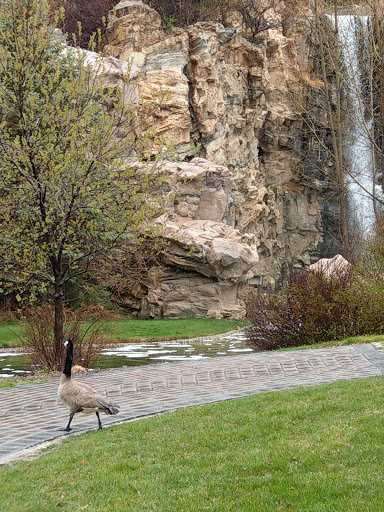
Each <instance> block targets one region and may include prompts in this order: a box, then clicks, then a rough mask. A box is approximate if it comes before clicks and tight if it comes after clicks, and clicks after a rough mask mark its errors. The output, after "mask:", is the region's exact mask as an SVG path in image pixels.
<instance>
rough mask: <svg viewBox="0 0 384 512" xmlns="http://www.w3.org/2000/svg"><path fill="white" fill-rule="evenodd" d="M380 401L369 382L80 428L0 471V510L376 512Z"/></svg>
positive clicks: (376, 385) (381, 392)
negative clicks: (80, 432)
mask: <svg viewBox="0 0 384 512" xmlns="http://www.w3.org/2000/svg"><path fill="white" fill-rule="evenodd" d="M383 408H384V378H381V377H376V378H370V379H363V380H359V381H351V382H341V383H336V384H331V385H324V386H318V387H312V388H302V389H297V390H290V391H284V392H278V393H266V394H260V395H255V396H252V397H248V398H245V399H240V400H233V401H227V402H222V403H218V404H213V405H207V406H201V407H196V408H190V409H184V410H180V411H177V412H174V413H169V414H164V415H160V416H157V417H152V418H148V419H144V420H140V421H136V422H132V423H126V424H124V425H120V426H114V427H111V428H108V429H104V430H102V431H99V432H90V433H88V434H85V435H81V436H76V437H72V438H70V439H67V440H66V441H65V442H64V443H63V444H61V445H59V446H55V447H51V448H50V449H49V450H48V453H46V454H45V455H43V456H41V457H40V458H39V459H38V460H36V461H31V462H25V463H19V464H16V465H12V466H5V467H2V468H0V496H1V507H2V508H1V509H2V510H4V511H7V512H27V511H28V512H35V511H37V510H38V511H39V512H52V511H54V510H68V511H72V512H78V511H82V510H95V511H97V512H106V511H108V512H109V511H111V512H112V511H113V512H119V511H128V512H147V511H156V512H182V511H184V512H203V511H207V510H208V511H211V512H255V511H260V512H272V511H273V512H276V511H288V510H289V511H296V512H299V511H300V512H380V511H382V510H384V428H383V410H384V409H383Z"/></svg>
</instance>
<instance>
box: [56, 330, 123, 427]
mask: <svg viewBox="0 0 384 512" xmlns="http://www.w3.org/2000/svg"><path fill="white" fill-rule="evenodd" d="M65 345H66V347H67V357H66V360H65V367H64V372H63V375H62V376H61V379H60V385H59V390H58V395H59V398H60V400H61V401H62V402H63V403H64V404H65V405H66V406H67V407H68V409H69V413H70V415H69V422H68V425H67V427H66V428H65V429H64V430H66V431H70V430H71V428H70V424H71V421H72V419H73V416H74V415H75V414H76V413H79V412H83V413H96V416H97V420H98V423H99V428H101V421H100V416H99V413H100V412H104V413H105V414H108V415H113V414H117V413H118V412H119V407H118V406H117V405H115V404H112V403H111V402H110V401H109V400H108V399H107V398H105V397H104V396H103V395H101V394H100V393H99V392H97V391H96V390H95V389H93V388H92V387H91V386H88V385H87V384H84V383H82V382H76V381H73V380H72V375H71V367H72V359H73V344H72V341H71V340H66V342H65Z"/></svg>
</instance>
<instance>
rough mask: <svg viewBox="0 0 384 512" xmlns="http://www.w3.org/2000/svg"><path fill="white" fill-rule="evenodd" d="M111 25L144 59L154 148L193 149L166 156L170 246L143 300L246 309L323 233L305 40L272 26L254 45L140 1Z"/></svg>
mask: <svg viewBox="0 0 384 512" xmlns="http://www.w3.org/2000/svg"><path fill="white" fill-rule="evenodd" d="M107 35H108V46H107V48H106V51H107V53H108V54H110V55H112V56H114V57H116V58H118V59H120V60H130V61H131V63H132V65H133V66H135V67H137V69H138V70H139V74H138V79H137V94H138V109H139V110H140V109H146V111H147V112H148V110H149V111H150V112H151V115H152V119H153V121H154V125H155V127H156V131H157V143H156V144H154V146H153V148H152V150H153V152H154V154H155V153H156V152H157V151H158V150H159V146H160V145H161V144H173V145H174V148H175V154H176V156H177V157H178V159H179V160H184V161H182V162H180V163H169V164H168V165H167V172H169V174H170V176H171V179H172V181H173V184H174V187H175V201H174V204H173V205H172V208H171V209H170V211H169V212H168V214H167V216H166V218H162V219H161V220H162V222H163V223H164V226H165V230H166V238H167V239H168V241H169V245H168V249H167V251H166V252H165V254H164V257H163V263H164V269H163V270H162V271H161V272H159V274H158V275H159V276H160V277H159V278H158V279H157V280H156V283H153V284H152V286H151V287H150V288H149V290H148V294H147V295H146V296H145V297H143V298H142V302H141V305H140V307H138V309H140V308H141V310H142V312H144V313H145V314H149V315H153V316H161V315H164V316H206V315H208V316H218V317H220V316H242V315H243V314H244V312H245V307H244V296H245V294H246V293H247V291H249V290H250V287H252V286H256V285H257V286H259V287H260V286H261V287H262V288H263V289H266V288H268V287H270V286H272V285H273V284H274V283H275V281H276V279H278V278H279V275H280V274H281V270H282V268H283V267H288V266H293V267H300V268H303V267H307V266H308V265H309V264H310V263H311V252H312V251H313V250H314V249H315V248H316V246H317V245H318V244H319V242H320V241H321V240H322V237H323V227H322V217H321V206H320V202H319V201H320V199H319V198H320V195H321V189H322V183H320V182H316V181H315V180H309V179H307V178H306V176H305V175H303V173H301V171H300V164H301V162H302V154H301V148H302V145H303V141H302V132H303V122H302V120H301V117H300V116H299V114H298V113H297V112H298V104H300V102H301V103H302V102H303V97H304V94H305V89H304V86H303V85H302V80H301V75H302V73H305V72H306V71H307V69H306V66H308V60H307V57H308V56H307V55H306V52H305V51H304V50H303V46H300V44H301V45H303V39H301V42H300V38H299V39H298V40H296V41H294V40H293V39H290V38H287V37H284V36H283V35H282V34H281V33H279V32H277V31H269V32H268V33H267V34H266V37H265V38H264V39H263V41H262V42H261V43H260V44H253V43H251V42H249V41H248V40H246V39H245V38H243V37H242V36H241V35H239V33H238V31H237V32H236V30H235V29H232V28H224V27H223V26H222V25H221V24H217V23H213V22H207V23H197V24H195V25H193V26H190V27H188V28H185V29H182V28H173V29H170V30H167V31H165V30H164V29H163V27H162V25H161V19H160V16H159V15H158V13H157V12H155V11H154V10H153V9H150V8H149V7H148V6H147V5H144V4H142V2H140V1H139V0H124V1H122V2H120V4H118V5H117V6H116V8H115V12H114V14H113V15H112V16H111V17H110V20H109V26H108V32H107ZM300 37H302V36H300ZM299 61H300V65H299ZM159 140H160V143H159ZM193 156H198V157H199V158H193ZM191 158H193V159H192V161H188V160H191Z"/></svg>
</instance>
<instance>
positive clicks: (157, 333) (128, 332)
mask: <svg viewBox="0 0 384 512" xmlns="http://www.w3.org/2000/svg"><path fill="white" fill-rule="evenodd" d="M247 324H248V322H246V321H245V320H227V319H220V320H218V319H214V318H175V319H162V320H137V319H130V320H115V321H110V322H107V323H106V335H107V337H108V338H109V339H111V340H117V341H138V340H143V341H145V340H174V339H178V338H179V339H180V338H195V337H199V336H206V335H208V334H220V333H223V332H227V331H231V330H236V329H237V328H238V327H244V326H245V325H247Z"/></svg>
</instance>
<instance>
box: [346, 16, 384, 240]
mask: <svg viewBox="0 0 384 512" xmlns="http://www.w3.org/2000/svg"><path fill="white" fill-rule="evenodd" d="M338 25H339V44H340V45H341V47H342V55H343V57H344V65H345V69H346V73H345V75H344V77H343V78H344V87H345V90H346V91H347V93H348V102H347V106H348V111H347V113H346V115H345V119H346V123H347V126H348V131H349V138H348V139H349V140H348V144H347V145H346V147H345V156H346V162H347V170H348V173H347V175H346V183H347V190H348V199H349V205H348V206H349V221H350V228H351V229H352V230H357V231H358V232H360V233H361V234H363V235H366V234H369V233H370V232H371V231H372V230H373V228H374V226H375V211H374V199H373V197H372V196H374V195H375V194H376V196H378V194H379V193H380V195H381V187H379V186H378V185H376V184H375V183H374V171H373V169H374V154H373V147H372V143H371V140H372V138H371V131H372V123H373V121H372V118H371V116H370V113H369V109H368V110H367V109H366V108H365V104H366V103H365V99H364V95H363V86H362V77H363V70H362V69H361V62H362V60H361V56H362V52H364V43H365V42H366V41H364V37H365V38H366V39H367V38H368V31H369V27H370V24H369V17H368V16H356V15H339V16H338ZM359 27H360V28H361V29H362V30H360V31H359ZM365 50H366V51H367V49H365ZM359 57H360V58H359ZM367 62H369V59H367Z"/></svg>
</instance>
